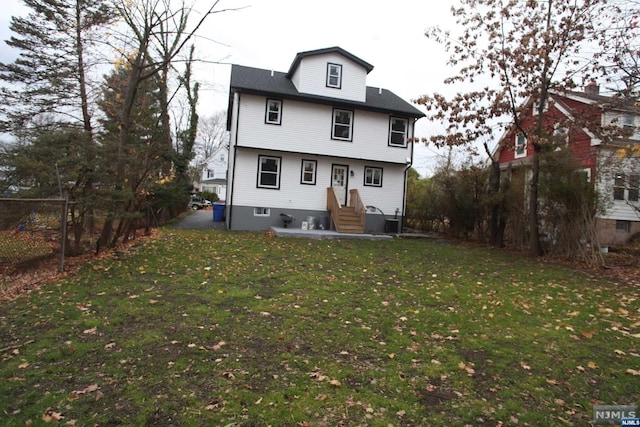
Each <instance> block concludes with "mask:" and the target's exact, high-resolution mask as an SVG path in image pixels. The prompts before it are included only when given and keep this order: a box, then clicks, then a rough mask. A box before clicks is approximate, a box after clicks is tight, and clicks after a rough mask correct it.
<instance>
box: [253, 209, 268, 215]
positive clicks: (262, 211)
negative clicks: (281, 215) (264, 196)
mask: <svg viewBox="0 0 640 427" xmlns="http://www.w3.org/2000/svg"><path fill="white" fill-rule="evenodd" d="M253 216H271V208H253Z"/></svg>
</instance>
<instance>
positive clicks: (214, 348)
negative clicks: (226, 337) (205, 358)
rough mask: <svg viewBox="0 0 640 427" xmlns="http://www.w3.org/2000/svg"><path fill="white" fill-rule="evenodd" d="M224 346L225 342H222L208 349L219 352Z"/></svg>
mask: <svg viewBox="0 0 640 427" xmlns="http://www.w3.org/2000/svg"><path fill="white" fill-rule="evenodd" d="M225 344H226V342H224V341H220V342H219V343H218V344H214V345H212V346H211V347H209V348H211V350H214V351H218V350H220V349H221V348H222V346H223V345H225Z"/></svg>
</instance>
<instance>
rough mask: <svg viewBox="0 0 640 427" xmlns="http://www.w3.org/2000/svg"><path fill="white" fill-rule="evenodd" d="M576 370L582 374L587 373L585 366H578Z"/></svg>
mask: <svg viewBox="0 0 640 427" xmlns="http://www.w3.org/2000/svg"><path fill="white" fill-rule="evenodd" d="M576 369H577V370H578V371H580V372H584V371H585V369H584V366H577V367H576Z"/></svg>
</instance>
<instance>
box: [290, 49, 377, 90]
mask: <svg viewBox="0 0 640 427" xmlns="http://www.w3.org/2000/svg"><path fill="white" fill-rule="evenodd" d="M327 63H332V64H339V65H342V85H341V88H340V89H337V88H331V87H327V86H326V82H327ZM366 79H367V70H365V69H364V68H362V66H360V65H358V64H356V63H355V62H353V61H351V60H350V59H348V58H346V57H344V56H342V55H340V54H337V53H330V54H325V55H314V56H308V57H306V58H303V59H302V60H301V61H300V64H299V65H298V68H297V69H296V71H295V73H294V75H293V78H292V79H291V80H292V82H293V84H294V85H295V87H296V89H298V92H301V93H308V94H313V95H320V96H329V97H332V98H340V99H348V100H351V101H359V102H364V101H365V100H366V97H367V83H366Z"/></svg>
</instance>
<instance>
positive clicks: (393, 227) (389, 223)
mask: <svg viewBox="0 0 640 427" xmlns="http://www.w3.org/2000/svg"><path fill="white" fill-rule="evenodd" d="M399 228H400V220H399V219H385V220H384V232H385V233H399V232H400V231H399Z"/></svg>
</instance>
